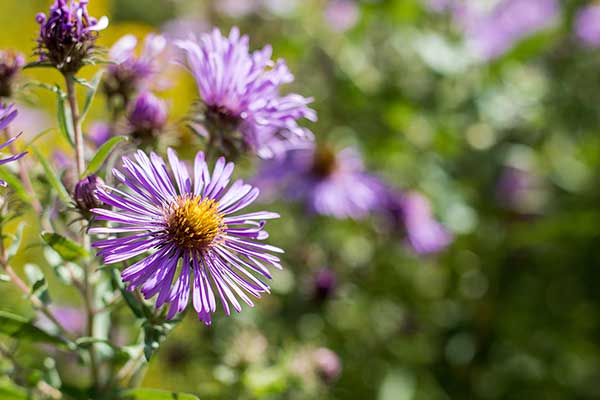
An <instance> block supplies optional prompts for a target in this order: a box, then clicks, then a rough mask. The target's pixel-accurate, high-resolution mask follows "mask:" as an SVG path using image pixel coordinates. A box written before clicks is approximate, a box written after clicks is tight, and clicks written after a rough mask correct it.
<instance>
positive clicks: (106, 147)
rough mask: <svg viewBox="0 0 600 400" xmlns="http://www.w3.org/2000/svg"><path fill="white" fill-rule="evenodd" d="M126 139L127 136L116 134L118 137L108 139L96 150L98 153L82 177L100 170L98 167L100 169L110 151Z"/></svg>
mask: <svg viewBox="0 0 600 400" xmlns="http://www.w3.org/2000/svg"><path fill="white" fill-rule="evenodd" d="M124 140H127V138H126V137H125V136H116V137H114V138H112V139H110V140H108V141H107V142H106V143H104V144H103V145H102V146H101V147H100V148H99V149H98V151H97V152H96V155H95V156H94V158H92V160H91V161H90V163H89V164H88V166H87V168H86V170H85V171H84V173H83V175H82V176H81V178H84V177H86V176H88V175H91V174H94V173H96V171H98V169H100V167H101V166H102V164H103V163H104V161H106V159H107V158H108V156H109V155H110V153H111V152H112V151H113V150H114V149H115V147H116V146H117V145H118V144H119V143H121V142H122V141H124Z"/></svg>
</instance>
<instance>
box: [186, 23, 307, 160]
mask: <svg viewBox="0 0 600 400" xmlns="http://www.w3.org/2000/svg"><path fill="white" fill-rule="evenodd" d="M248 42H249V39H248V36H245V35H244V36H240V32H239V30H238V29H237V28H233V29H232V30H231V32H230V34H229V37H224V36H222V35H221V32H220V31H219V30H218V29H214V30H213V31H212V33H211V34H204V35H202V36H201V37H200V39H199V40H198V41H192V40H185V41H177V42H176V44H177V46H178V47H180V48H181V49H182V50H183V51H184V53H185V55H186V66H187V68H188V69H189V70H190V72H191V73H192V75H193V76H194V78H195V79H196V83H197V85H198V89H199V92H200V97H201V98H202V102H203V105H204V109H203V113H202V114H203V115H202V116H201V117H202V123H203V124H204V126H205V128H206V130H207V131H208V132H207V134H209V135H210V136H211V139H212V141H213V143H217V144H219V145H220V146H221V150H223V152H224V153H225V154H235V153H236V150H237V147H243V149H242V150H251V151H255V152H256V153H257V154H258V155H259V156H260V157H263V158H270V157H273V156H274V155H275V153H274V148H275V147H277V144H278V143H279V142H281V141H283V142H286V141H288V140H290V139H293V138H301V139H309V138H311V135H310V133H309V132H308V131H307V130H306V129H304V128H301V127H300V126H299V125H298V120H299V119H301V118H307V119H309V120H312V121H314V120H316V113H315V112H314V110H312V109H310V108H309V107H308V106H307V105H308V104H309V103H310V102H311V101H312V99H309V98H305V97H302V96H300V95H298V94H288V95H284V96H281V95H280V93H279V88H280V86H281V85H283V84H286V83H289V82H292V80H293V79H294V76H293V75H292V74H291V73H290V71H289V69H288V67H287V65H286V64H285V61H283V60H278V61H277V62H273V61H272V60H271V53H272V50H271V46H266V47H264V48H263V49H262V50H258V51H255V52H253V53H250V51H249V44H248ZM239 141H241V143H238V142H239Z"/></svg>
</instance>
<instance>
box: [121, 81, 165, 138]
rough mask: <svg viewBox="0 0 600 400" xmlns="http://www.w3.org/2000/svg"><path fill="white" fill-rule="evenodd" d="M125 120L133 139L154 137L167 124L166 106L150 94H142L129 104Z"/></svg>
mask: <svg viewBox="0 0 600 400" xmlns="http://www.w3.org/2000/svg"><path fill="white" fill-rule="evenodd" d="M127 120H128V121H129V125H130V126H131V131H132V135H133V136H134V137H136V138H142V139H143V138H150V137H155V136H157V135H158V134H159V133H160V132H161V131H162V130H163V128H164V127H165V124H166V123H167V105H166V104H165V102H164V101H162V100H161V99H159V98H158V97H156V96H154V95H153V94H152V93H150V92H143V93H141V94H140V95H139V96H138V97H137V99H136V100H135V102H133V104H131V106H130V108H129V110H128V112H127Z"/></svg>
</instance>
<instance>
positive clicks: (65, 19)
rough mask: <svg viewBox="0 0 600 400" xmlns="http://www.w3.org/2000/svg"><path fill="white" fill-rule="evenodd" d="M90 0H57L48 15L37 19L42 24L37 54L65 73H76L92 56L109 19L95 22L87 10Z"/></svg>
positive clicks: (41, 15)
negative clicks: (100, 33)
mask: <svg viewBox="0 0 600 400" xmlns="http://www.w3.org/2000/svg"><path fill="white" fill-rule="evenodd" d="M88 2H89V0H80V1H77V0H56V1H55V2H54V4H53V5H52V6H51V7H50V12H49V14H48V16H46V15H45V14H44V13H39V14H37V16H36V17H35V19H36V21H37V23H38V24H39V25H40V34H39V37H38V49H37V55H38V56H39V58H40V61H49V62H50V63H51V64H52V65H53V66H54V67H55V68H57V69H58V70H59V71H61V72H62V73H65V74H75V73H76V72H77V71H79V69H80V68H81V67H83V66H84V65H85V63H86V62H87V61H88V60H89V58H90V57H91V56H92V53H93V50H94V48H95V42H96V39H97V37H98V31H101V30H103V29H106V27H107V26H108V18H106V17H102V18H100V20H96V18H94V17H90V16H89V14H88V10H87V4H88Z"/></svg>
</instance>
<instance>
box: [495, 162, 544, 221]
mask: <svg viewBox="0 0 600 400" xmlns="http://www.w3.org/2000/svg"><path fill="white" fill-rule="evenodd" d="M496 198H497V200H498V203H499V204H500V205H501V206H502V207H504V208H507V209H509V210H511V211H514V212H516V213H518V214H524V215H525V214H537V213H539V212H540V210H541V209H542V208H543V206H544V203H545V201H546V195H545V190H544V185H543V183H542V181H541V179H540V178H539V177H538V176H537V175H535V174H534V173H532V172H531V171H529V170H527V169H526V168H519V167H515V166H506V167H504V169H503V171H502V174H501V175H500V179H499V180H498V184H497V186H496Z"/></svg>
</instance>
